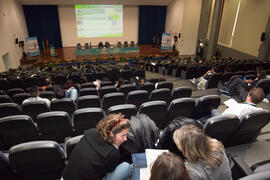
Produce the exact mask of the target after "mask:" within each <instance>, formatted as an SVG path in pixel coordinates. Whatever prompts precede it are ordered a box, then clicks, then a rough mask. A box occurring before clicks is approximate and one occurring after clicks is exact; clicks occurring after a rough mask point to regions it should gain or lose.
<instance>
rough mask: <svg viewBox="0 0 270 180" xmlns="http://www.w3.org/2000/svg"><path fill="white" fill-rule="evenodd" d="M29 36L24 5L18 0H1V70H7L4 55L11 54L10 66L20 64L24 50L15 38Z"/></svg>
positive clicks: (21, 39) (22, 38)
mask: <svg viewBox="0 0 270 180" xmlns="http://www.w3.org/2000/svg"><path fill="white" fill-rule="evenodd" d="M27 36H28V32H27V27H26V22H25V18H24V12H23V8H22V5H21V4H20V3H19V2H18V1H17V0H8V1H6V0H0V71H1V72H2V71H6V69H5V65H4V63H3V59H2V56H3V55H5V54H6V53H8V54H9V63H8V64H9V68H17V67H18V66H19V65H20V59H21V57H22V51H21V49H20V48H19V45H18V44H15V38H18V40H19V41H25V38H26V37H27Z"/></svg>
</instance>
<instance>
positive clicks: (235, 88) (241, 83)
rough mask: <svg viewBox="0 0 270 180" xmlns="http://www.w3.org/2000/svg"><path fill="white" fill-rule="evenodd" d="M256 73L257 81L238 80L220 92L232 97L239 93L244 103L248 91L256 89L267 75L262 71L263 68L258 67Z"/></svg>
mask: <svg viewBox="0 0 270 180" xmlns="http://www.w3.org/2000/svg"><path fill="white" fill-rule="evenodd" d="M256 72H257V77H256V79H255V80H252V79H246V78H244V79H242V78H236V79H234V80H233V81H231V82H229V83H228V84H227V86H226V87H225V88H223V89H220V91H221V92H222V93H225V94H227V95H230V96H231V95H232V94H233V93H234V92H237V93H238V94H239V98H240V99H241V100H242V101H244V100H245V99H246V97H247V94H248V91H249V90H250V89H251V88H253V87H255V86H256V84H257V82H258V81H259V80H261V79H264V78H265V75H266V73H265V72H264V71H263V70H262V68H261V67H257V68H256Z"/></svg>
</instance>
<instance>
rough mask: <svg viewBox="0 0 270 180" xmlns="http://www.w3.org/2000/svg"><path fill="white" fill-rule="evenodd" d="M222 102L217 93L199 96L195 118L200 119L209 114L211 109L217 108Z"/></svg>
mask: <svg viewBox="0 0 270 180" xmlns="http://www.w3.org/2000/svg"><path fill="white" fill-rule="evenodd" d="M219 104H220V97H219V96H217V95H207V96H203V97H201V98H199V100H198V101H197V104H196V107H195V111H194V114H193V118H195V119H199V118H201V117H203V116H206V115H209V114H210V113H211V110H213V109H217V107H218V106H219Z"/></svg>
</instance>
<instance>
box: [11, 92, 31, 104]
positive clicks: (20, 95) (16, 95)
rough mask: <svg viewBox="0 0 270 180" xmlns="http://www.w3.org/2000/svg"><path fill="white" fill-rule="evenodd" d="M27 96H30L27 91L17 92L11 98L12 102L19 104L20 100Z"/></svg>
mask: <svg viewBox="0 0 270 180" xmlns="http://www.w3.org/2000/svg"><path fill="white" fill-rule="evenodd" d="M29 97H30V94H29V93H19V94H15V95H14V96H13V98H12V99H13V102H14V103H16V104H18V105H21V104H22V102H23V101H24V100H25V99H28V98H29Z"/></svg>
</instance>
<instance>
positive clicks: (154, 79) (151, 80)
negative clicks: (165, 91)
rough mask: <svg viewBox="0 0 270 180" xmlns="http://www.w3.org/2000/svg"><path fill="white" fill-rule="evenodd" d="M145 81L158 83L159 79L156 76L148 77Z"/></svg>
mask: <svg viewBox="0 0 270 180" xmlns="http://www.w3.org/2000/svg"><path fill="white" fill-rule="evenodd" d="M147 81H148V82H150V83H154V84H155V83H158V81H159V79H158V78H149V79H148V80H147Z"/></svg>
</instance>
